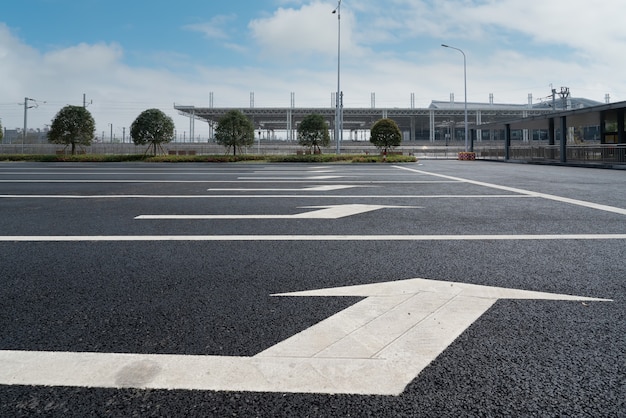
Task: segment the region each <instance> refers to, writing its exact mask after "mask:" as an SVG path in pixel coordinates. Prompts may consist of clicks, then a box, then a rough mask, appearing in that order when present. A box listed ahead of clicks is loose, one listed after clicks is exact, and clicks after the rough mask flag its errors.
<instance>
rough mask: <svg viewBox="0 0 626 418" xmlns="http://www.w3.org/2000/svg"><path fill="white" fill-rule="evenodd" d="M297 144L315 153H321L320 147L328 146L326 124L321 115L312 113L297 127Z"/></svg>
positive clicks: (328, 138) (328, 139)
mask: <svg viewBox="0 0 626 418" xmlns="http://www.w3.org/2000/svg"><path fill="white" fill-rule="evenodd" d="M298 143H299V144H300V145H302V146H304V147H308V148H309V149H310V148H313V150H314V152H316V153H321V152H322V150H321V149H320V146H322V147H327V146H328V145H329V144H330V135H329V134H328V124H327V123H326V120H325V119H324V117H323V116H322V115H318V114H316V113H313V114H311V115H308V116H306V117H305V118H304V119H302V122H300V125H298Z"/></svg>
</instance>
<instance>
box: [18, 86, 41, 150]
mask: <svg viewBox="0 0 626 418" xmlns="http://www.w3.org/2000/svg"><path fill="white" fill-rule="evenodd" d="M29 101H31V102H33V103H35V104H34V105H32V106H28V102H29ZM44 103H45V102H44ZM37 106H39V105H38V104H37V101H36V100H35V99H31V98H28V97H24V132H22V154H24V143H25V142H26V129H27V127H28V123H27V121H28V109H31V108H33V107H37Z"/></svg>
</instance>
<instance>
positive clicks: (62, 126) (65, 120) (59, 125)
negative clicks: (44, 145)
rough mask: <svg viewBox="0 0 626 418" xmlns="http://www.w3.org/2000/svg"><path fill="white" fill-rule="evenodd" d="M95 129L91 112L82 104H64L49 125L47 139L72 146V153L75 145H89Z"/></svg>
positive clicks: (74, 151) (74, 150)
mask: <svg viewBox="0 0 626 418" xmlns="http://www.w3.org/2000/svg"><path fill="white" fill-rule="evenodd" d="M95 131H96V122H95V121H94V120H93V117H92V116H91V113H89V111H88V110H87V109H85V108H84V107H82V106H65V107H64V108H63V109H61V110H59V113H57V114H56V116H55V117H54V119H53V120H52V124H51V125H50V130H49V131H48V141H49V142H52V143H53V144H65V146H66V147H67V146H68V145H71V146H72V155H73V154H75V153H76V145H84V146H89V145H91V141H92V140H93V138H94V134H95Z"/></svg>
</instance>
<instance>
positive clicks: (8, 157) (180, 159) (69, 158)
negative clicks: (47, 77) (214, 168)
mask: <svg viewBox="0 0 626 418" xmlns="http://www.w3.org/2000/svg"><path fill="white" fill-rule="evenodd" d="M0 161H39V162H127V161H146V162H168V163H184V162H208V163H223V162H240V161H251V162H255V161H257V162H273V163H280V162H284V163H296V162H304V163H333V162H346V163H349V162H352V163H379V162H388V163H409V162H415V161H417V158H415V157H413V156H408V155H388V156H387V160H386V161H384V160H383V157H382V156H380V155H355V154H339V155H337V154H310V155H306V154H304V155H245V154H244V155H157V156H144V155H142V154H131V155H103V154H81V155H24V154H0Z"/></svg>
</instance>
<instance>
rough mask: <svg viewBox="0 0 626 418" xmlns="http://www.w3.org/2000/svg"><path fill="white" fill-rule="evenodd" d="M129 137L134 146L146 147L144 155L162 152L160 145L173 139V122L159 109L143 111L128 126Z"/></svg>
mask: <svg viewBox="0 0 626 418" xmlns="http://www.w3.org/2000/svg"><path fill="white" fill-rule="evenodd" d="M130 137H131V138H132V140H133V142H134V143H135V145H146V144H148V148H147V149H146V154H147V153H148V152H149V151H150V150H152V152H153V155H157V154H158V153H159V152H164V151H163V147H162V146H161V144H162V143H168V142H171V141H172V140H173V139H174V121H172V118H170V117H169V116H167V115H166V114H165V113H163V112H162V111H161V110H159V109H148V110H144V111H143V112H141V113H140V114H139V116H137V119H135V120H134V122H133V123H132V125H130Z"/></svg>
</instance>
